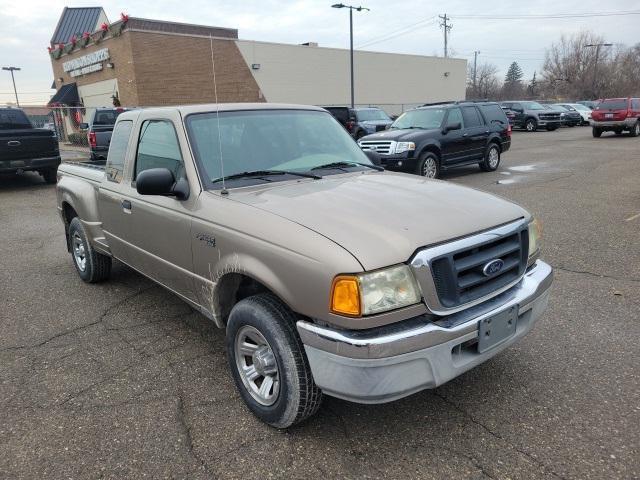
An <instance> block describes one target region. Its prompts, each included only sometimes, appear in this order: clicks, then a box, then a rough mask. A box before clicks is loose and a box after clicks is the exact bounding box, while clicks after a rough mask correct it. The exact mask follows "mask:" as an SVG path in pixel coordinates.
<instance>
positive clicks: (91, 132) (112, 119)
mask: <svg viewBox="0 0 640 480" xmlns="http://www.w3.org/2000/svg"><path fill="white" fill-rule="evenodd" d="M124 111H126V109H124V108H120V107H118V108H96V109H95V110H94V111H93V113H92V114H91V116H90V118H89V122H87V123H81V124H80V130H81V131H84V132H87V140H88V141H89V149H90V152H91V160H105V159H106V158H107V152H108V150H109V143H110V142H111V132H112V131H113V126H114V125H115V123H116V119H117V118H118V115H120V114H121V113H122V112H124Z"/></svg>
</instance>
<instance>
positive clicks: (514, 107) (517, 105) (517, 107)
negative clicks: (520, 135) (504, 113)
mask: <svg viewBox="0 0 640 480" xmlns="http://www.w3.org/2000/svg"><path fill="white" fill-rule="evenodd" d="M511 108H512V109H513V110H518V111H520V112H521V111H523V108H522V105H520V104H519V103H514V104H512V105H511Z"/></svg>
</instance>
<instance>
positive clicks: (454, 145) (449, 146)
mask: <svg viewBox="0 0 640 480" xmlns="http://www.w3.org/2000/svg"><path fill="white" fill-rule="evenodd" d="M455 123H459V124H460V128H459V129H457V130H448V131H447V132H446V133H445V134H443V135H442V138H441V140H440V144H441V146H442V163H443V164H444V165H451V164H454V163H457V162H459V161H460V158H461V157H462V156H463V155H464V150H465V148H466V143H467V138H466V137H465V136H464V127H465V125H464V121H463V118H462V112H461V111H460V109H459V108H457V107H456V108H452V109H450V110H449V113H448V115H447V119H446V120H445V125H453V124H455Z"/></svg>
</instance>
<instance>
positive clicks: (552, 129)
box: [547, 126, 558, 132]
mask: <svg viewBox="0 0 640 480" xmlns="http://www.w3.org/2000/svg"><path fill="white" fill-rule="evenodd" d="M557 129H558V127H556V126H549V127H547V132H553V131H554V130H557Z"/></svg>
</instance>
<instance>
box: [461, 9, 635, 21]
mask: <svg viewBox="0 0 640 480" xmlns="http://www.w3.org/2000/svg"><path fill="white" fill-rule="evenodd" d="M620 15H640V10H626V11H618V12H591V13H555V14H532V15H464V14H463V15H453V18H456V19H461V20H465V19H478V18H482V19H486V20H518V19H562V18H591V17H614V16H620Z"/></svg>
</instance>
